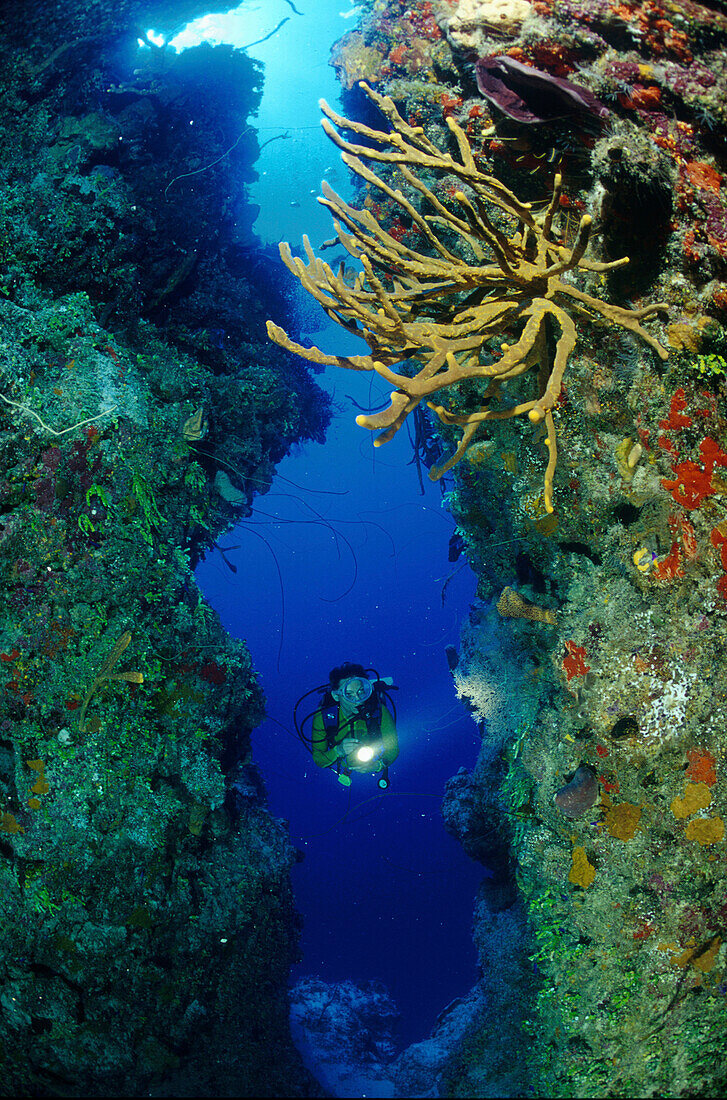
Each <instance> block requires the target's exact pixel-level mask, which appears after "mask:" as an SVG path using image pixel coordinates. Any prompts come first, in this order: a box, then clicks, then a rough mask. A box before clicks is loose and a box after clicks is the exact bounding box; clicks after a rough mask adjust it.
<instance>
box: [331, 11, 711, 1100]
mask: <svg viewBox="0 0 727 1100" xmlns="http://www.w3.org/2000/svg"><path fill="white" fill-rule="evenodd" d="M362 9H363V10H362V14H361V17H360V21H359V25H358V26H357V27H356V28H355V29H353V30H351V31H350V32H349V33H348V34H347V35H346V36H345V37H344V38H343V39H342V40H341V41H340V42H339V43H338V44H337V46H336V48H335V50H334V53H333V61H334V63H335V64H336V66H337V68H338V70H339V74H340V78H341V83H342V86H343V89H344V107H345V109H346V112H347V113H348V114H349V116H353V117H356V118H358V119H359V120H363V121H366V122H367V123H368V124H369V125H371V126H374V127H376V126H379V127H380V126H381V121H380V118H378V117H374V115H373V113H372V110H371V107H370V104H369V101H368V100H367V99H366V98H365V97H363V96H362V95H361V92H360V90H359V89H358V86H357V82H358V81H359V80H361V79H364V80H366V81H367V82H369V84H371V86H372V87H374V88H375V89H376V90H377V91H378V92H379V93H386V94H388V95H390V96H391V97H392V98H393V100H394V101H395V103H396V105H397V107H398V109H399V111H400V112H401V113H402V115H403V116H404V117H405V118H406V119H408V120H409V122H410V123H411V124H412V125H421V126H423V127H424V129H425V131H426V134H427V136H428V137H429V138H430V139H431V140H432V141H433V142H434V143H435V144H436V145H437V146H439V147H440V148H448V149H449V150H450V151H454V152H456V149H455V148H454V143H453V139H452V136H451V134H450V133H449V131H448V128H447V127H446V125H445V119H446V116H448V115H451V116H453V117H454V118H455V119H456V120H457V121H458V122H459V124H460V126H462V127H463V128H464V130H465V132H466V134H467V136H468V139H469V142H470V144H471V146H472V149H473V151H474V154H475V158H476V160H477V162H478V164H479V166H480V170H481V171H483V172H485V173H491V174H492V175H494V176H496V177H497V178H499V179H500V180H501V181H502V182H503V183H505V184H506V185H507V186H508V187H509V188H510V189H511V190H512V191H513V192H514V193H515V194H516V195H517V196H518V197H519V198H520V199H521V200H523V201H529V202H531V203H532V204H533V210H534V211H535V212H537V211H538V210H543V209H544V208H545V206H546V205H547V203H548V200H549V197H550V195H551V193H552V188H553V181H554V176H555V174H556V172H560V174H561V175H562V178H563V191H562V193H561V195H560V198H559V202H558V213H557V215H556V219H555V223H556V225H557V232H558V233H559V234H560V237H561V240H562V242H563V244H564V246H565V247H571V246H572V245H573V241H574V239H575V236H576V232H577V229H578V225H579V222H580V220H581V219H582V218H583V216H585V215H587V216H589V217H590V218H591V219H592V225H591V230H592V238H591V243H590V246H589V251H588V253H587V257H590V259H592V260H595V261H601V262H610V261H613V260H617V259H619V258H621V257H623V256H628V257H629V259H630V262H629V263H628V264H625V265H622V266H620V267H618V268H614V269H612V270H611V271H605V270H604V271H601V272H598V271H597V270H595V269H594V270H592V271H590V272H585V271H584V272H578V273H571V274H570V275H568V276H567V278H568V279H569V280H570V285H572V286H573V287H574V288H576V289H580V290H581V291H583V292H584V293H590V294H592V295H594V294H595V295H598V296H600V297H602V298H604V299H605V300H607V301H609V302H611V303H613V304H615V305H620V306H622V307H628V308H635V309H642V308H646V307H648V306H651V305H654V304H656V303H658V302H661V303H664V308H663V310H662V311H661V317H660V318H654V319H651V320H648V321H646V322H645V326H646V328H648V330H649V332H650V333H651V334H652V336H653V337H654V338H655V339H656V340H658V341H659V342H660V344H661V345H662V347H663V348H664V349H665V350H666V352H667V353H668V355H667V357H666V358H665V359H664V358H660V357H659V356H658V355H656V354H655V353H654V351H653V350H652V349H650V348H647V347H645V346H644V345H643V343H641V342H640V341H638V340H636V339H634V338H633V337H632V336H631V335H629V334H627V333H625V332H624V331H623V329H620V328H619V327H618V326H616V325H614V324H612V323H609V321H608V320H607V319H606V318H602V319H601V320H600V321H597V320H596V319H595V318H593V317H591V318H590V320H589V322H588V323H586V324H584V323H582V321H579V323H578V326H577V337H578V339H577V343H576V347H575V350H574V352H573V354H572V356H571V358H570V361H569V364H568V367H567V370H566V372H565V375H564V379H563V386H562V390H561V392H560V395H559V399H558V402H557V404H556V406H555V409H554V413H553V416H554V423H555V432H556V439H557V450H558V463H557V468H556V470H555V475H554V482H553V505H554V511H553V512H552V513H551V512H550V511H549V510H548V508H546V506H545V505H546V501H545V499H544V492H543V471H544V469H545V467H546V464H547V462H548V455H547V453H546V448H545V447H544V446H543V434H544V433H543V430H542V428H540V427H536V426H534V425H533V424H530V423H528V421H527V419H526V418H512V417H511V418H503V419H502V420H500V421H494V422H493V421H488V422H487V423H483V424H482V426H481V428H480V429H479V431H478V433H477V434H476V435H475V436H474V438H473V439H472V442H471V445H470V447H469V450H468V451H467V452H466V454H465V456H464V458H463V459H462V461H461V462H460V463H459V465H458V466H457V467H456V468H455V470H454V471H453V480H451V482H450V485H451V491H450V493H449V504H450V507H451V509H452V511H453V514H454V515H455V517H456V518H457V521H458V525H459V530H460V532H461V534H462V536H463V538H464V540H465V543H466V547H467V552H468V555H469V559H470V561H471V563H472V566H473V568H474V569H475V570H476V572H477V574H478V577H479V590H478V596H479V599H478V603H477V606H476V607H475V608H473V612H472V616H471V622H470V624H469V626H468V628H467V629H466V631H465V634H464V637H463V639H462V647H461V653H460V654H459V661H458V664H457V666H456V668H455V669H454V673H453V674H454V677H455V681H456V684H457V688H458V691H459V692H460V695H461V696H462V697H463V698H464V699H465V700H466V701H467V702H468V705H469V706H470V707H471V709H472V711H473V714H474V717H475V718H476V719H477V720H478V721H480V722H481V728H482V731H483V748H482V753H481V757H480V761H479V762H478V765H477V767H476V768H475V769H474V771H473V772H472V774H471V775H468V774H467V773H461V774H460V775H459V776H457V777H454V779H453V781H452V784H450V790H449V792H448V796H447V801H446V803H445V813H446V816H447V821H448V823H449V825H450V827H451V829H452V831H453V832H454V833H455V835H458V836H459V837H460V838H461V839H462V840H463V842H464V843H465V844H466V846H467V850H468V851H471V853H472V854H473V855H474V856H475V858H482V859H483V861H487V860H488V859H490V860H491V859H492V857H493V855H494V857H495V866H496V867H497V876H496V880H495V881H493V880H486V882H485V883H484V884H483V889H482V894H481V897H480V898H479V899H478V902H477V908H476V914H475V940H476V943H477V945H478V949H479V951H480V957H481V970H482V978H481V981H480V983H479V985H478V987H477V988H476V989H475V990H474V991H473V992H472V994H471V995H470V996H469V997H468V998H465V999H464V1000H463V1001H462V1002H459V1003H457V1004H455V1005H454V1006H451V1008H450V1009H448V1010H447V1011H446V1012H445V1013H444V1014H443V1017H442V1020H441V1021H440V1022H439V1024H438V1026H437V1029H436V1030H435V1033H434V1035H433V1037H432V1038H431V1039H430V1040H429V1041H428V1042H425V1043H422V1044H418V1045H417V1046H416V1047H414V1048H411V1049H410V1051H408V1052H406V1053H405V1054H404V1055H403V1056H402V1058H401V1060H400V1063H399V1075H398V1085H399V1091H400V1093H401V1094H402V1095H429V1096H431V1095H440V1096H442V1095H449V1096H457V1095H461V1096H467V1095H479V1096H498V1095H522V1094H523V1093H524V1094H534V1095H541V1096H551V1095H555V1096H653V1095H670V1096H693V1095H705V1096H719V1095H723V1094H724V1092H725V1089H726V1088H727V1079H726V1075H725V1073H726V1071H725V1065H727V1028H726V1024H727V986H726V984H725V978H726V976H727V972H726V971H725V943H724V941H725V938H726V937H725V924H726V921H727V906H726V895H725V872H726V870H727V854H726V852H725V837H724V813H725V809H726V808H727V807H726V805H725V799H726V798H727V786H726V782H727V780H726V778H725V768H726V767H727V759H726V757H727V735H726V732H725V731H726V729H727V721H726V720H727V693H726V692H725V684H726V683H727V657H726V656H725V652H726V650H725V641H726V640H727V416H726V411H725V398H726V396H727V334H726V333H725V327H724V326H725V322H726V321H727V196H726V192H725V188H724V177H725V171H727V145H726V139H727V116H726V114H725V112H726V111H727V107H726V102H727V100H726V98H725V96H726V92H727V61H726V58H727V51H726V50H725V46H726V45H727V16H726V15H725V14H724V13H723V11H722V9H721V5H713V4H711V5H710V4H704V5H703V4H699V3H694V2H692V0H682V2H680V3H671V2H670V0H643V2H641V0H634V2H628V3H620V2H618V0H598V2H588V3H581V2H579V0H533V2H532V3H531V2H526V0H522V2H520V0H510V2H496V0H460V2H456V0H434V2H424V0H422V2H417V3H403V2H399V0H376V2H370V3H364V4H362ZM478 61H479V62H480V63H479V64H477V62H478ZM389 171H390V178H391V182H392V185H393V186H394V187H397V188H401V190H402V192H403V193H404V195H405V196H406V197H407V198H408V200H409V201H410V202H412V203H413V204H414V205H415V207H416V208H417V209H418V210H419V209H422V210H424V212H425V213H432V211H431V208H428V207H427V206H426V203H425V202H423V201H422V197H421V192H415V191H414V190H413V189H412V188H411V187H410V186H409V184H408V182H407V180H406V179H405V178H404V175H403V173H400V172H398V170H397V168H396V166H395V165H393V166H391V167H390V168H389ZM458 186H459V184H458V181H457V180H456V179H455V180H451V179H447V177H446V176H445V177H444V178H443V179H442V178H440V181H439V184H438V187H439V190H438V191H437V194H438V195H439V196H440V199H441V201H443V202H445V203H447V202H448V201H449V202H450V203H452V202H455V201H459V200H457V194H456V191H457V187H458ZM360 200H361V202H362V203H363V204H364V205H365V207H366V208H367V209H368V210H369V211H371V212H372V214H373V215H374V217H375V218H376V219H377V220H378V221H379V223H380V224H384V225H386V226H387V227H388V232H389V234H390V235H391V237H392V238H393V239H394V240H395V241H396V242H399V243H400V244H401V245H402V247H407V246H411V247H412V248H416V249H420V250H421V249H426V242H424V241H423V240H422V237H421V235H420V234H419V232H418V230H417V226H416V224H414V222H413V220H412V219H411V218H407V217H405V216H402V204H401V203H400V202H397V201H394V199H393V197H392V194H391V193H390V194H388V195H387V194H386V193H384V192H382V191H381V190H379V189H375V188H374V187H373V186H362V188H361V193H360ZM450 208H451V207H450ZM459 209H460V210H461V207H460V208H459ZM432 224H434V223H432ZM438 224H440V225H441V224H442V219H440V220H439V223H438ZM494 224H495V226H496V227H497V225H498V222H497V220H495V222H494ZM430 308H431V313H432V316H434V317H436V316H437V310H436V306H435V305H434V304H432V305H431V307H430ZM425 312H426V310H425ZM517 335H518V333H514V332H511V331H508V330H507V329H505V330H503V332H502V334H501V337H500V342H505V343H512V341H513V339H515V338H517ZM483 354H485V355H489V356H495V357H496V356H497V355H498V354H499V348H498V346H497V342H496V341H493V342H492V343H491V345H490V346H489V347H488V348H486V349H484V353H483ZM485 361H486V362H487V361H491V360H485ZM536 373H537V372H528V374H527V375H523V376H522V377H521V379H520V380H519V382H517V383H516V384H515V385H514V388H513V390H512V391H510V393H511V397H510V400H511V401H513V403H514V402H515V401H518V400H519V401H528V400H532V399H533V398H537V397H538V384H539V383H538V379H537V377H536ZM546 377H547V372H546ZM540 384H542V382H541V383H540ZM510 385H511V382H508V386H510ZM518 386H519V387H520V389H519V390H518V388H517V387H518ZM482 387H483V384H482V383H477V382H473V381H468V382H466V383H462V384H461V385H460V387H459V389H457V387H456V386H455V387H451V388H449V389H448V391H447V394H445V395H442V399H443V400H444V401H445V403H447V404H448V407H449V408H450V409H452V410H453V411H454V412H456V413H459V414H461V415H467V414H468V413H470V412H471V411H472V410H474V409H478V408H479V407H480V406H481V404H482V402H483V400H484V402H485V405H486V404H487V401H488V399H491V397H492V394H491V393H490V394H489V395H488V394H484V391H483V388H482ZM512 394H514V395H515V396H512ZM495 396H498V397H499V396H500V395H495ZM460 423H461V421H460ZM440 430H441V433H442V442H441V443H440V444H439V452H440V455H441V454H444V455H445V456H446V455H447V454H448V453H451V452H452V450H453V449H454V446H455V445H456V438H455V435H454V432H453V434H452V435H449V433H448V429H447V428H446V427H444V428H441V429H440ZM429 450H430V454H429V457H430V460H431V461H432V462H436V461H439V457H440V455H432V453H431V452H432V447H430V448H429ZM503 1050H506V1051H507V1059H505V1060H504V1059H503V1056H502V1051H503Z"/></svg>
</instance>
